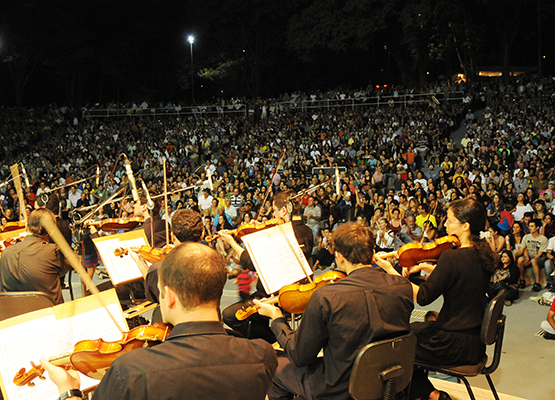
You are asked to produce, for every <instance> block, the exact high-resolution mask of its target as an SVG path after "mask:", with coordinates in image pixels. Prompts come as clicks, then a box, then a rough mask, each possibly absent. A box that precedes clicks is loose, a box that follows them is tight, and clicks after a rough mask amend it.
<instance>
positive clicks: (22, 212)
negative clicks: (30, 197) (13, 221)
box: [10, 164, 27, 222]
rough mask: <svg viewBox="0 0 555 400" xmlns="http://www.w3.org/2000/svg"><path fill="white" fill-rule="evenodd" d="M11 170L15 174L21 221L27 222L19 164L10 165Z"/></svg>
mask: <svg viewBox="0 0 555 400" xmlns="http://www.w3.org/2000/svg"><path fill="white" fill-rule="evenodd" d="M10 171H11V173H12V176H13V183H14V186H15V191H16V192H17V198H18V200H19V221H22V222H27V214H25V200H24V198H23V189H22V188H21V177H20V175H19V164H14V165H12V166H10Z"/></svg>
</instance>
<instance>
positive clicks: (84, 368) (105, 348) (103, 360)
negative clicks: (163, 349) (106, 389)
mask: <svg viewBox="0 0 555 400" xmlns="http://www.w3.org/2000/svg"><path fill="white" fill-rule="evenodd" d="M170 332H171V328H170V327H169V326H168V325H166V324H162V323H155V324H154V325H142V326H138V327H136V328H134V329H132V330H130V331H129V332H124V333H123V335H122V338H121V340H120V341H118V342H105V341H104V340H102V339H97V340H82V341H80V342H77V343H76V344H75V347H74V349H73V352H72V353H71V354H69V355H66V356H63V357H59V358H56V359H54V360H50V362H51V363H52V364H54V365H56V366H58V367H62V368H64V369H67V370H69V369H75V370H77V371H79V372H81V373H82V374H84V375H86V376H88V377H90V378H93V379H102V377H103V376H104V374H105V373H106V371H107V370H108V368H110V365H111V364H112V362H114V360H115V359H116V358H118V357H119V356H121V355H122V354H125V353H127V352H129V351H131V350H134V349H138V348H141V347H152V346H154V345H156V344H159V343H160V342H163V341H164V340H166V338H167V337H168V335H169V333H170ZM31 366H32V368H31V369H30V370H29V371H26V370H25V368H21V369H20V370H19V371H18V372H17V373H16V374H15V376H14V378H13V383H14V384H15V385H17V386H25V385H29V386H31V387H33V386H35V383H34V382H33V380H34V379H35V378H39V379H42V380H44V379H46V378H45V377H44V368H43V367H42V366H41V365H40V364H38V365H37V364H35V363H34V362H32V361H31Z"/></svg>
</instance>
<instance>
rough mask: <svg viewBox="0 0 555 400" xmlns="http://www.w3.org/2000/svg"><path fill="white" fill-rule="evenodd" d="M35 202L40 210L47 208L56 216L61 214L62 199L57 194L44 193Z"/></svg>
mask: <svg viewBox="0 0 555 400" xmlns="http://www.w3.org/2000/svg"><path fill="white" fill-rule="evenodd" d="M45 201H46V202H45ZM35 202H36V203H37V206H38V207H39V208H47V209H49V210H50V211H52V212H53V213H54V214H55V215H58V214H59V213H60V199H59V198H58V195H57V194H56V193H52V192H51V193H48V194H46V193H43V194H41V195H40V196H39V197H38V199H37V200H36V201H35Z"/></svg>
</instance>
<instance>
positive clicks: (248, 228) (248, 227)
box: [204, 218, 285, 243]
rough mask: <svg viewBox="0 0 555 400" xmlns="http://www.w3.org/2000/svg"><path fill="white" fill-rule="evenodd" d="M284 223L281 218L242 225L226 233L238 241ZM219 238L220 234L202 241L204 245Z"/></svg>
mask: <svg viewBox="0 0 555 400" xmlns="http://www.w3.org/2000/svg"><path fill="white" fill-rule="evenodd" d="M284 223H285V221H284V220H283V219H281V218H272V219H269V220H268V221H266V222H258V223H256V224H243V225H240V226H238V227H237V228H235V229H230V230H228V231H227V232H226V233H228V234H230V235H233V236H235V237H236V238H237V239H240V238H241V237H243V236H245V235H248V234H251V233H254V232H258V231H261V230H263V229H267V228H272V227H274V226H276V225H281V224H284ZM219 237H220V234H219V233H216V234H215V235H212V236H207V237H205V238H204V240H205V241H206V243H211V242H213V241H214V240H216V239H218V238H219Z"/></svg>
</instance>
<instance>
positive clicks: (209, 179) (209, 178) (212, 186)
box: [206, 164, 214, 192]
mask: <svg viewBox="0 0 555 400" xmlns="http://www.w3.org/2000/svg"><path fill="white" fill-rule="evenodd" d="M206 175H208V184H209V185H210V190H211V191H212V192H213V191H214V184H213V183H212V174H211V173H210V168H209V166H208V164H206Z"/></svg>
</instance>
